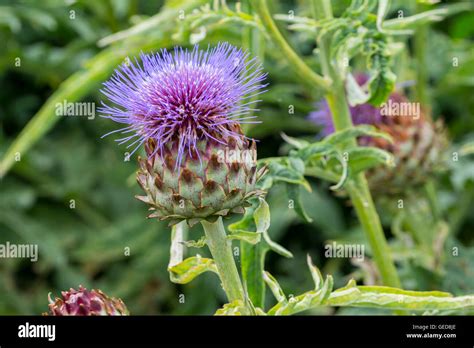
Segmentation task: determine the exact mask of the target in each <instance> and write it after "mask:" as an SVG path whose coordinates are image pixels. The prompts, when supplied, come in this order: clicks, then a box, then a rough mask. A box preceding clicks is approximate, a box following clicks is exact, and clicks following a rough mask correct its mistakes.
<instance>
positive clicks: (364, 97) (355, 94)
mask: <svg viewBox="0 0 474 348" xmlns="http://www.w3.org/2000/svg"><path fill="white" fill-rule="evenodd" d="M346 92H347V101H348V102H349V105H350V106H356V105H359V104H364V103H367V101H368V100H369V98H370V95H369V94H367V93H366V92H364V91H363V90H362V88H361V86H359V84H358V83H357V81H356V80H355V79H354V76H352V74H347V78H346Z"/></svg>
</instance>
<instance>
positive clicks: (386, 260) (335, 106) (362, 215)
mask: <svg viewBox="0 0 474 348" xmlns="http://www.w3.org/2000/svg"><path fill="white" fill-rule="evenodd" d="M255 3H256V4H258V6H257V12H258V14H259V16H260V18H261V20H262V22H263V25H264V26H265V28H266V30H267V31H268V33H269V34H270V36H271V37H272V39H273V40H274V42H275V44H276V45H277V46H278V47H279V48H280V49H282V50H284V51H285V56H286V59H288V61H289V62H290V64H291V65H293V66H299V67H301V62H302V61H301V59H300V58H299V57H298V55H297V54H296V53H295V52H294V51H293V50H292V49H291V47H290V46H289V45H288V44H287V43H286V41H285V39H284V38H283V36H282V35H281V33H280V32H279V31H278V28H277V27H276V25H275V23H274V22H273V19H272V18H271V15H270V12H269V10H268V6H267V1H266V0H262V1H255ZM313 10H314V14H315V16H316V19H327V18H331V17H332V10H331V2H330V1H329V0H314V1H313ZM318 45H319V50H320V55H319V57H320V59H321V67H322V69H323V75H324V78H323V79H321V77H320V75H317V76H318V79H317V81H314V82H315V87H321V86H322V85H321V83H320V80H322V81H332V83H331V86H330V88H329V89H327V88H326V84H324V87H325V91H326V99H327V101H328V104H329V107H330V109H331V113H332V117H333V122H334V126H335V129H336V131H339V130H343V129H346V128H350V127H352V126H353V124H352V119H351V116H350V113H349V107H348V105H347V101H346V98H345V89H344V82H343V81H341V80H340V77H339V75H338V74H337V73H336V72H335V71H334V69H333V67H332V65H331V60H330V59H329V47H330V42H329V41H328V39H327V38H323V40H321V41H320V42H318ZM303 64H304V63H303ZM304 66H305V67H306V68H308V67H307V66H306V65H304ZM299 71H301V70H299ZM347 145H349V146H350V145H352V146H355V145H356V141H355V140H352V141H351V142H349V143H348V144H347ZM347 190H348V192H349V195H350V198H351V201H352V203H353V204H354V207H355V210H356V212H357V216H358V218H359V221H360V223H361V225H362V227H363V228H364V231H365V234H366V237H367V240H368V242H369V244H370V246H371V249H372V253H373V256H374V260H375V263H376V264H377V268H378V270H379V272H380V276H381V279H382V282H383V284H384V285H387V286H392V287H400V280H399V278H398V275H397V271H396V268H395V265H394V264H393V261H392V257H391V253H390V249H389V247H388V243H387V241H386V239H385V235H384V233H383V229H382V225H381V223H380V218H379V216H378V214H377V211H376V210H375V206H374V202H373V199H372V196H371V194H370V190H369V187H368V184H367V180H366V178H365V175H364V174H363V173H361V174H359V175H357V176H356V177H355V178H354V179H353V181H352V183H351V185H349V187H348V188H347Z"/></svg>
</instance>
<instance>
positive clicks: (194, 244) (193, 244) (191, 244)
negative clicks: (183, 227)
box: [175, 225, 206, 248]
mask: <svg viewBox="0 0 474 348" xmlns="http://www.w3.org/2000/svg"><path fill="white" fill-rule="evenodd" d="M175 226H176V225H175ZM182 243H183V244H184V246H186V247H187V248H202V247H204V246H205V245H206V236H202V237H201V238H199V239H198V240H197V241H196V240H185V241H183V242H182Z"/></svg>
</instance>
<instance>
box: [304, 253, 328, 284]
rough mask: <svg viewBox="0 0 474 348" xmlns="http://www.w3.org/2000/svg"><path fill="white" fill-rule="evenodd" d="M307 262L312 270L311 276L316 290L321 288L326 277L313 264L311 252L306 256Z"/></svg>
mask: <svg viewBox="0 0 474 348" xmlns="http://www.w3.org/2000/svg"><path fill="white" fill-rule="evenodd" d="M306 262H307V264H308V267H309V270H310V272H311V277H312V278H313V281H314V288H315V290H319V289H321V287H322V286H323V282H324V278H323V276H322V274H321V272H320V271H319V268H318V267H316V266H315V265H314V264H313V260H311V256H309V254H308V255H307V256H306Z"/></svg>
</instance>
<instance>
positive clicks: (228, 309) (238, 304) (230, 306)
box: [214, 300, 247, 315]
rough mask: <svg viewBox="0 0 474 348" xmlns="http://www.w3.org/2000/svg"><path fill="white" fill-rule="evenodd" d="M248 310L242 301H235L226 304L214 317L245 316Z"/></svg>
mask: <svg viewBox="0 0 474 348" xmlns="http://www.w3.org/2000/svg"><path fill="white" fill-rule="evenodd" d="M246 312H247V308H246V307H245V303H244V301H242V300H235V301H233V302H231V303H226V304H225V305H224V306H223V307H222V308H219V309H218V310H217V311H216V313H215V314H214V315H245V314H246Z"/></svg>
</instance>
